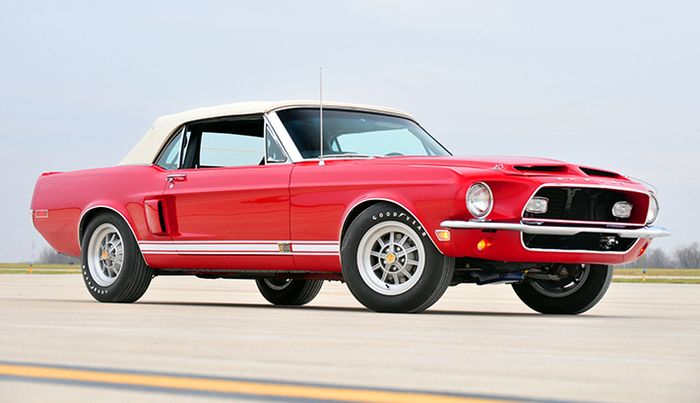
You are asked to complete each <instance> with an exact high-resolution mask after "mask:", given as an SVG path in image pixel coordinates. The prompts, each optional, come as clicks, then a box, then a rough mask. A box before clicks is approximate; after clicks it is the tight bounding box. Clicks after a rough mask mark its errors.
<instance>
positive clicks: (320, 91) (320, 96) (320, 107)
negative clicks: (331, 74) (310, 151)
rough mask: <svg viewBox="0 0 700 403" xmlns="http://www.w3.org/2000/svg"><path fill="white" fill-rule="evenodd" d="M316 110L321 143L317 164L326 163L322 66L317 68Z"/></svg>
mask: <svg viewBox="0 0 700 403" xmlns="http://www.w3.org/2000/svg"><path fill="white" fill-rule="evenodd" d="M318 80H319V83H318V99H319V102H318V112H319V119H318V122H319V123H318V125H319V127H318V132H319V137H320V138H319V140H320V143H321V153H320V154H319V157H318V165H326V163H325V162H324V161H323V67H319V68H318Z"/></svg>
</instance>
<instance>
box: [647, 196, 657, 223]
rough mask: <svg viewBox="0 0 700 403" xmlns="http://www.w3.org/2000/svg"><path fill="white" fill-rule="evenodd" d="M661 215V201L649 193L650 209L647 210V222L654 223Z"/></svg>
mask: <svg viewBox="0 0 700 403" xmlns="http://www.w3.org/2000/svg"><path fill="white" fill-rule="evenodd" d="M658 216H659V202H658V201H657V200H656V196H654V195H653V194H651V193H649V210H648V211H647V224H652V223H653V222H654V221H656V217H658Z"/></svg>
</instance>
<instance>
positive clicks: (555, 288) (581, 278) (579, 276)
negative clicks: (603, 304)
mask: <svg viewBox="0 0 700 403" xmlns="http://www.w3.org/2000/svg"><path fill="white" fill-rule="evenodd" d="M572 266H573V267H575V266H579V269H580V270H577V272H576V273H573V274H572V275H571V276H568V277H564V278H562V279H561V280H530V284H531V285H532V288H534V289H535V290H537V292H539V293H540V294H542V295H544V296H546V297H550V298H563V297H567V296H569V295H571V294H573V293H575V292H576V291H578V290H579V289H580V288H581V287H582V286H583V284H584V283H585V282H586V279H587V278H588V273H589V272H590V265H565V266H563V267H564V268H567V267H568V268H571V267H572ZM561 269H562V268H559V270H561Z"/></svg>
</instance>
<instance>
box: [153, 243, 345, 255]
mask: <svg viewBox="0 0 700 403" xmlns="http://www.w3.org/2000/svg"><path fill="white" fill-rule="evenodd" d="M283 246H289V249H287V248H284V247H283ZM139 247H140V248H141V253H143V254H162V255H174V254H180V255H338V254H340V243H339V242H338V241H226V240H212V241H141V242H139Z"/></svg>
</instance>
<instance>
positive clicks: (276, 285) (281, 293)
mask: <svg viewBox="0 0 700 403" xmlns="http://www.w3.org/2000/svg"><path fill="white" fill-rule="evenodd" d="M255 284H257V286H258V290H260V294H262V296H263V297H264V298H265V299H266V300H268V301H269V302H271V303H272V304H275V305H297V306H298V305H306V304H308V303H309V302H311V301H312V300H313V299H314V298H316V296H317V295H318V293H319V291H321V286H323V280H293V279H290V278H288V279H274V278H263V279H258V280H255Z"/></svg>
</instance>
